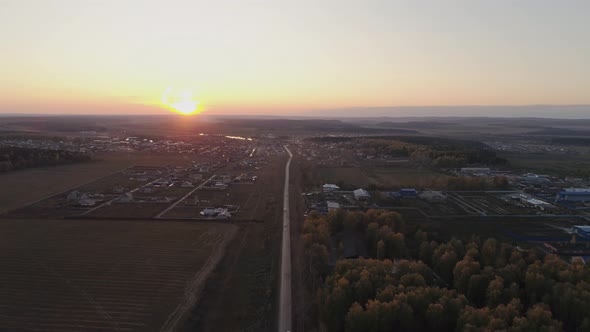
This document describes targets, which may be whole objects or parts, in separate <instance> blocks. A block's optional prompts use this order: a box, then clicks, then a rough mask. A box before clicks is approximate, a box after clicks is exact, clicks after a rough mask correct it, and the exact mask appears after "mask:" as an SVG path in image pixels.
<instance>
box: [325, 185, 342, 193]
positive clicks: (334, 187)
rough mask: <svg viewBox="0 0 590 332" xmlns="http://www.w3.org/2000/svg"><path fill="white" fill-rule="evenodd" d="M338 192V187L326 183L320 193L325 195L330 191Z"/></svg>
mask: <svg viewBox="0 0 590 332" xmlns="http://www.w3.org/2000/svg"><path fill="white" fill-rule="evenodd" d="M338 190H340V187H338V186H337V185H335V184H331V183H326V184H325V185H323V186H322V191H323V192H325V193H327V192H332V191H338Z"/></svg>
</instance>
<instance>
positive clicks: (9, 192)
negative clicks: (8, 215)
mask: <svg viewBox="0 0 590 332" xmlns="http://www.w3.org/2000/svg"><path fill="white" fill-rule="evenodd" d="M132 164H133V161H132V160H127V159H126V158H120V159H119V158H111V159H108V160H102V161H96V162H90V163H83V164H72V165H63V166H54V167H43V168H30V169H26V170H22V171H14V172H6V173H0V187H1V188H3V190H0V213H2V212H4V211H8V210H12V209H15V208H18V207H20V206H23V205H25V204H27V203H31V202H34V201H36V200H40V199H43V198H45V197H48V196H51V195H54V194H57V193H60V192H63V191H66V190H70V189H73V188H75V187H78V186H79V185H81V184H84V183H86V182H90V181H92V180H95V179H97V178H99V177H102V176H105V175H108V174H111V173H114V172H116V171H118V170H121V169H123V168H126V167H128V166H130V165H132Z"/></svg>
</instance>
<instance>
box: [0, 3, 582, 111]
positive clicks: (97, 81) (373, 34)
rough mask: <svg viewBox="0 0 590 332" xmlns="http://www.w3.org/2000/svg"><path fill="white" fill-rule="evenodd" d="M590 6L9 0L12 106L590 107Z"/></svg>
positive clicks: (1, 35) (5, 95)
mask: <svg viewBox="0 0 590 332" xmlns="http://www.w3.org/2000/svg"><path fill="white" fill-rule="evenodd" d="M588 12H590V3H589V2H587V1H573V0H572V1H564V2H559V3H558V2H552V1H532V0H527V1H519V2H511V1H493V2H484V1H456V2H454V3H453V5H451V4H449V3H448V2H444V3H443V2H439V1H424V2H420V3H418V2H414V1H380V0H374V1H332V0H330V1H321V2H317V1H312V0H304V1H297V2H295V1H262V0H258V1H229V0H223V1H215V2H213V1H168V2H162V1H124V2H120V1H114V0H105V1H73V0H69V1H68V0H51V1H49V0H48V1H32V0H19V1H3V2H2V11H0V43H1V44H2V45H3V56H2V58H1V59H0V72H2V75H0V77H1V78H0V91H2V93H1V94H0V113H3V114H8V113H10V114H31V113H35V114H159V113H165V112H167V110H166V109H165V105H162V102H161V99H162V98H161V96H162V93H163V92H164V91H165V90H166V89H167V88H169V87H174V88H179V89H185V90H187V91H190V92H191V93H192V96H191V98H194V99H195V100H196V101H198V102H200V104H201V105H202V106H203V109H204V112H205V114H211V115H214V114H218V115H223V114H238V115H239V114H257V115H277V116H294V115H299V116H506V117H512V116H514V117H554V118H590V106H589V105H590V88H589V87H590V66H588V65H587V59H590V43H588V41H589V40H590V25H588V24H587V13H588ZM424 105H433V106H424ZM436 105H440V106H436ZM472 105H477V106H472ZM494 105H513V106H494ZM560 105H563V106H560ZM490 113H492V114H490Z"/></svg>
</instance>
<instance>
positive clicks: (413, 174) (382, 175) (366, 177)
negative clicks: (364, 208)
mask: <svg viewBox="0 0 590 332" xmlns="http://www.w3.org/2000/svg"><path fill="white" fill-rule="evenodd" d="M316 172H317V175H314V179H313V181H315V183H318V184H323V183H335V184H342V185H344V186H349V187H350V188H349V189H353V188H355V189H356V188H366V187H368V186H370V185H379V186H383V187H386V188H405V187H411V188H431V189H437V188H439V187H442V186H443V185H444V184H446V181H447V178H448V176H447V175H444V174H440V173H436V172H433V171H431V170H429V169H417V168H410V167H407V166H406V165H394V164H392V165H391V166H390V167H372V166H363V167H361V168H359V167H318V168H316Z"/></svg>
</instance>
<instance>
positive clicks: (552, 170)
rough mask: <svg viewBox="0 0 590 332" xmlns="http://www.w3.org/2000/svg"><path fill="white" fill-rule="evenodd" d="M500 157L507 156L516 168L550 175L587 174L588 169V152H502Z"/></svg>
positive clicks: (589, 166)
mask: <svg viewBox="0 0 590 332" xmlns="http://www.w3.org/2000/svg"><path fill="white" fill-rule="evenodd" d="M501 157H504V158H507V159H508V160H509V161H510V165H511V166H512V167H514V168H516V169H522V170H526V171H532V172H536V173H541V174H542V173H547V174H551V175H562V176H565V175H576V174H577V173H585V174H587V173H588V172H589V170H590V156H589V155H588V154H578V155H563V154H554V153H515V152H503V153H502V155H501Z"/></svg>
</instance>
